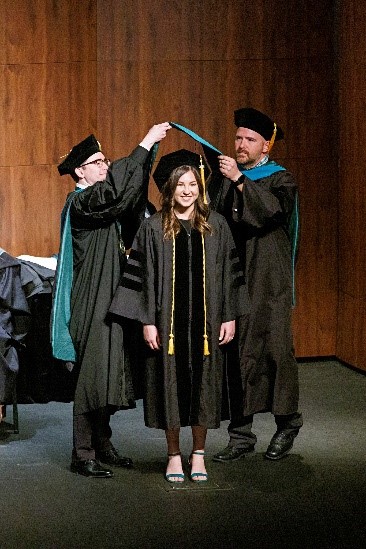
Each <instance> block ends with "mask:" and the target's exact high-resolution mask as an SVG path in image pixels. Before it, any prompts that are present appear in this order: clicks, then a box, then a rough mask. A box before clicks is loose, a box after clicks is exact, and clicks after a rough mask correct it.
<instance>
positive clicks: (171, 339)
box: [168, 236, 175, 355]
mask: <svg viewBox="0 0 366 549" xmlns="http://www.w3.org/2000/svg"><path fill="white" fill-rule="evenodd" d="M172 263H173V265H172V313H171V317H170V334H169V344H168V355H174V334H173V326H174V309H175V295H174V294H175V236H173V261H172Z"/></svg>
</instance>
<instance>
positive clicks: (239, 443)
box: [228, 412, 303, 448]
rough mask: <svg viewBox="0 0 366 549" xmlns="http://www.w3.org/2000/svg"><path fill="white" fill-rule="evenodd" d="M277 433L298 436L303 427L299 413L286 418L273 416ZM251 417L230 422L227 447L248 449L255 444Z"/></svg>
mask: <svg viewBox="0 0 366 549" xmlns="http://www.w3.org/2000/svg"><path fill="white" fill-rule="evenodd" d="M274 418H275V422H276V426H277V432H279V431H283V432H285V433H287V434H290V433H291V434H294V435H295V436H296V435H297V434H298V432H299V429H300V428H301V427H302V425H303V418H302V414H301V413H300V412H295V413H293V414H290V415H286V416H274ZM252 426H253V416H245V417H243V418H242V419H241V420H239V419H237V420H235V421H232V422H231V423H230V424H229V427H228V433H229V436H230V441H229V446H232V447H235V448H248V447H251V446H254V445H255V443H256V442H257V437H256V435H255V434H254V433H253V432H252Z"/></svg>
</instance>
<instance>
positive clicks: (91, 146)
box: [58, 134, 101, 175]
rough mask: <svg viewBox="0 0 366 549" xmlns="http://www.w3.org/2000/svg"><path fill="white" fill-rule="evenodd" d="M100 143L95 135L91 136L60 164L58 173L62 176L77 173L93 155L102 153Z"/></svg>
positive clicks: (72, 150) (76, 146)
mask: <svg viewBox="0 0 366 549" xmlns="http://www.w3.org/2000/svg"><path fill="white" fill-rule="evenodd" d="M100 150H101V148H100V143H99V142H98V141H97V140H96V139H95V137H94V135H93V134H91V135H89V136H88V137H87V138H86V139H84V140H83V141H81V142H80V143H78V144H77V145H75V146H74V147H73V148H72V149H71V151H70V152H69V154H68V155H67V156H66V158H64V160H63V161H62V162H61V164H59V166H58V171H59V174H60V175H66V174H68V173H69V174H71V175H73V174H74V172H75V168H78V167H79V166H80V165H81V164H82V163H83V162H85V160H86V159H87V158H89V157H90V156H92V155H93V154H95V153H97V152H100Z"/></svg>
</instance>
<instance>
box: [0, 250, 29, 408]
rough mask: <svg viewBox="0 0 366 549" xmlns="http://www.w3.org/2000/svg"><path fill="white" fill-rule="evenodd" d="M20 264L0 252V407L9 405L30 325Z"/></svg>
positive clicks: (11, 400)
mask: <svg viewBox="0 0 366 549" xmlns="http://www.w3.org/2000/svg"><path fill="white" fill-rule="evenodd" d="M20 272H21V265H20V261H19V260H18V259H16V258H14V257H12V256H10V255H9V254H7V253H6V252H4V251H3V250H1V251H0V404H6V403H12V402H13V396H14V395H13V392H14V388H15V385H16V376H17V374H18V371H19V357H18V350H19V349H21V348H22V347H23V346H24V339H25V337H26V334H27V331H28V329H29V325H30V312H29V307H28V303H27V299H26V296H25V293H24V290H23V287H22V281H21V276H20Z"/></svg>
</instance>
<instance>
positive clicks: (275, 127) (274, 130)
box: [268, 122, 277, 152]
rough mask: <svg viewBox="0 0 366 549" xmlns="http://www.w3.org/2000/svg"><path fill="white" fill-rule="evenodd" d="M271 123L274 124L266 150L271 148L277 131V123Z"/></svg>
mask: <svg viewBox="0 0 366 549" xmlns="http://www.w3.org/2000/svg"><path fill="white" fill-rule="evenodd" d="M273 125H274V129H273V134H272V137H271V140H270V142H269V145H268V152H269V151H270V150H271V149H272V147H273V144H274V142H275V139H276V133H277V124H276V122H273Z"/></svg>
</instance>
